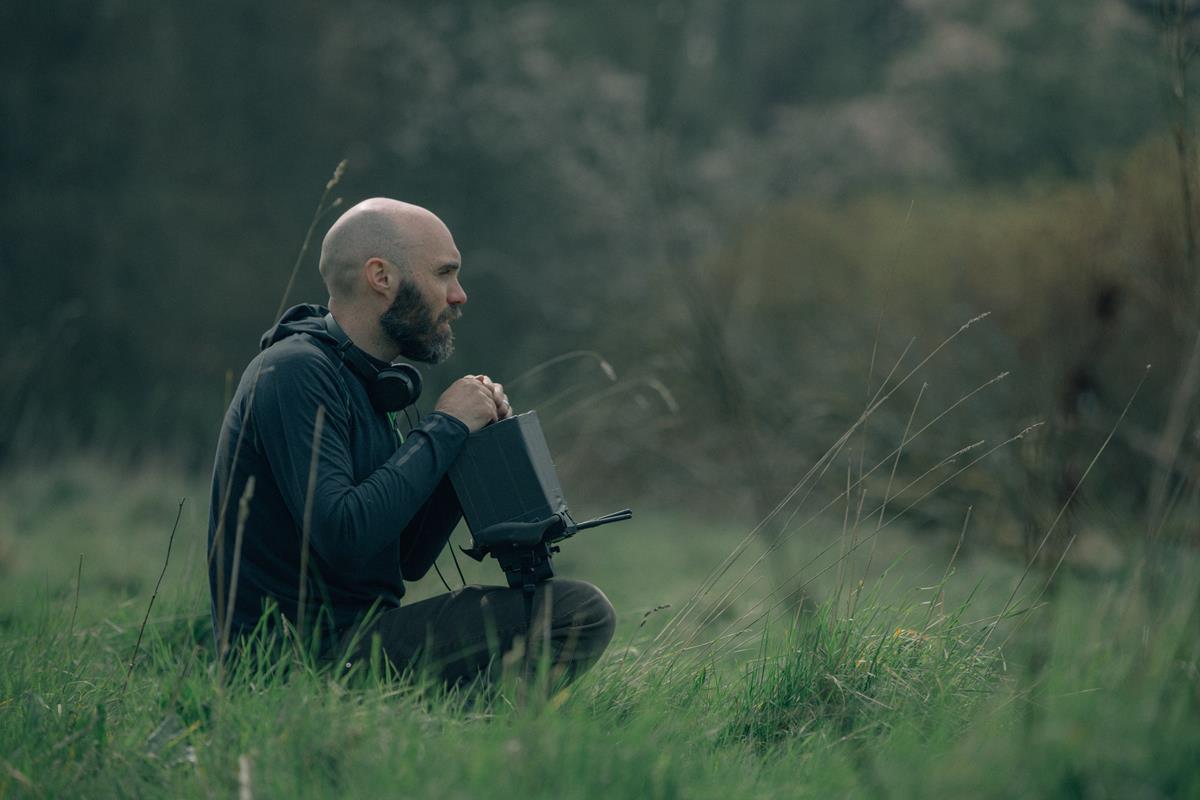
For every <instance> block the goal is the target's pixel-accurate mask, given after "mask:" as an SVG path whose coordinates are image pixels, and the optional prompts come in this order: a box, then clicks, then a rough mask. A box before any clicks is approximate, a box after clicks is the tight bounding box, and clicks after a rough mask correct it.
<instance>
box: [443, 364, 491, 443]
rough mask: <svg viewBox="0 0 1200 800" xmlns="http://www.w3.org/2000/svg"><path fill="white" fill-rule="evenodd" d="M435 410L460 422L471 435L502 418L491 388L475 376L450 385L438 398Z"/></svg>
mask: <svg viewBox="0 0 1200 800" xmlns="http://www.w3.org/2000/svg"><path fill="white" fill-rule="evenodd" d="M433 410H434V411H441V412H442V413H444V414H449V415H450V416H452V417H454V418H455V419H457V420H459V421H460V422H462V424H464V425H466V426H467V430H469V431H470V432H471V433H474V432H475V431H477V430H479V429H480V428H482V427H483V426H484V425H487V424H488V423H489V422H495V421H496V420H497V419H499V418H500V416H499V412H498V410H497V408H496V397H495V395H494V394H492V390H491V388H490V387H488V386H485V385H484V384H482V383H480V382H479V381H478V380H477V379H476V377H475V376H474V375H467V376H466V377H464V378H459V379H458V380H456V381H455V382H454V383H452V384H450V386H449V388H447V389H446V391H444V392H442V396H441V397H439V398H438V401H437V404H436V405H435V406H434V407H433Z"/></svg>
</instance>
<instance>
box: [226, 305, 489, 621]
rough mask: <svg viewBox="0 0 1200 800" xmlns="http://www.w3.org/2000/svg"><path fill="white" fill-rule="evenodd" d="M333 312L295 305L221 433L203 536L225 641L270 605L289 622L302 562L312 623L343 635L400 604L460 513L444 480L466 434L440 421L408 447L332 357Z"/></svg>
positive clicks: (432, 419)
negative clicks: (319, 617)
mask: <svg viewBox="0 0 1200 800" xmlns="http://www.w3.org/2000/svg"><path fill="white" fill-rule="evenodd" d="M326 313H328V309H326V308H325V307H323V306H317V305H307V304H306V305H298V306H294V307H292V308H290V309H288V310H287V312H285V313H284V315H283V317H282V318H281V319H280V320H279V322H278V323H277V324H276V325H275V326H274V327H272V328H271V329H270V330H268V331H267V332H266V333H265V334H263V337H262V342H261V352H259V354H258V355H257V356H255V357H254V359H253V360H252V361H251V362H250V364H249V365H248V366H247V367H246V370H245V372H243V373H242V378H241V381H240V382H239V384H238V387H237V391H236V392H235V393H234V396H233V399H232V402H231V403H230V406H229V409H228V411H227V412H226V414H225V420H224V423H223V424H222V426H221V435H220V439H219V441H218V443H217V455H216V461H215V464H214V467H213V482H212V493H211V497H210V506H209V511H210V513H209V527H208V541H209V556H210V557H209V588H210V591H211V595H212V604H213V622H214V628H215V634H216V638H217V640H218V641H221V640H222V637H223V633H224V631H223V628H224V626H226V625H227V626H228V627H229V629H230V634H231V635H232V636H237V635H239V634H243V633H246V632H248V631H249V630H251V629H252V628H253V627H254V626H255V625H256V624H257V623H258V621H259V618H260V617H261V616H262V613H263V610H264V608H265V607H266V603H267V601H274V602H275V603H276V604H277V605H278V612H279V613H281V614H283V616H285V617H286V618H288V619H289V620H291V621H292V622H293V623H295V622H296V621H297V619H298V617H299V602H300V596H301V592H300V585H301V575H300V570H301V564H302V563H305V566H306V572H307V575H306V576H305V589H304V598H305V599H304V616H305V617H306V619H307V620H308V621H311V620H312V619H313V618H314V617H315V612H316V611H317V609H318V608H322V607H323V608H324V609H325V610H326V613H327V614H328V615H329V617H330V618H331V621H332V623H333V627H334V628H336V629H343V628H346V627H348V626H350V625H352V624H353V623H354V622H355V621H356V620H358V619H359V618H361V617H362V616H363V615H364V614H365V613H366V611H367V610H368V609H370V608H371V607H372V606H373V605H376V604H378V605H381V606H382V607H384V608H388V607H395V606H398V605H399V604H400V598H401V597H403V595H404V581H405V580H416V579H418V578H420V577H421V576H423V575H424V574H425V573H426V572H427V571H428V570H429V567H430V566H431V565H432V564H433V562H434V559H435V558H436V557H437V555H438V553H439V552H441V550H442V548H443V547H444V546H445V544H446V541H447V540H448V538H449V536H450V533H451V531H452V530H453V529H454V527H455V525H457V524H458V521H459V519H460V518H461V515H462V512H461V509H460V507H459V504H458V500H457V497H456V496H455V494H454V491H453V489H452V488H451V486H450V481H449V479H448V478H447V477H446V470H447V469H448V468H449V466H450V464H451V463H452V462H453V461H454V459H455V458H456V457H457V456H458V453H459V451H460V450H461V449H462V446H463V443H464V442H465V441H466V439H467V434H468V430H467V427H466V425H464V424H463V423H462V422H460V421H459V420H457V419H455V418H454V417H452V416H450V415H448V414H443V413H440V412H434V413H432V414H429V415H427V416H426V417H425V418H424V420H422V421H421V423H420V424H419V425H417V427H415V428H413V429H412V430H411V431H410V432H409V433H408V434H407V435H406V436H405V437H404V438H403V443H401V441H400V439H401V437H400V436H399V435H398V433H397V432H396V430H395V429H394V428H393V426H392V423H391V420H390V419H389V417H388V415H387V414H386V413H384V412H382V411H378V410H376V409H375V408H374V407H373V406H372V405H371V401H370V399H369V398H368V395H367V389H366V386H365V385H364V383H363V381H362V379H360V378H359V377H358V376H357V375H356V374H355V373H354V372H353V371H352V370H350V369H349V368H348V367H347V366H346V365H344V364H343V363H342V362H341V359H340V358H339V357H338V355H337V351H336V347H337V343H336V341H335V340H334V339H333V338H332V337H331V336H330V335H329V333H328V332H327V331H326V330H325V324H324V320H323V318H324V316H325V314H326ZM364 355H365V354H364ZM367 357H368V358H371V357H370V356H367ZM371 360H372V361H373V362H374V363H376V364H377V365H379V366H385V364H384V363H383V362H381V361H378V360H377V359H373V358H371ZM321 409H324V410H323V411H321ZM318 418H319V419H320V422H319V423H318ZM251 481H253V484H251ZM306 523H307V524H306ZM306 527H307V547H306V546H305V536H306V531H305V528H306ZM305 549H307V551H308V554H307V557H305V556H304V555H303V551H304V550H305ZM230 608H231V609H232V613H231V616H229V620H228V622H225V619H226V616H227V609H230Z"/></svg>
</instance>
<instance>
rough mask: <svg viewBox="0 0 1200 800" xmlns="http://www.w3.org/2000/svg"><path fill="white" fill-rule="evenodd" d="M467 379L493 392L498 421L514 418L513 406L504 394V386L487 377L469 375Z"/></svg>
mask: <svg viewBox="0 0 1200 800" xmlns="http://www.w3.org/2000/svg"><path fill="white" fill-rule="evenodd" d="M467 377H468V378H474V379H475V380H477V381H479V382H480V383H482V384H483V385H484V386H486V387H488V389H490V390H491V392H492V398H493V399H494V400H495V401H496V419H505V418H506V417H510V416H512V406H510V405H509V404H508V395H506V394H505V393H504V384H501V383H496V382H495V381H494V380H492V379H491V378H489V377H488V376H487V375H468V376H467Z"/></svg>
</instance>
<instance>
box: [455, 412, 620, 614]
mask: <svg viewBox="0 0 1200 800" xmlns="http://www.w3.org/2000/svg"><path fill="white" fill-rule="evenodd" d="M449 474H450V481H451V483H452V484H453V485H454V491H455V493H456V494H457V495H458V500H459V504H460V505H461V506H462V510H463V516H464V517H466V520H467V525H468V526H469V527H470V529H471V538H472V546H471V547H470V548H469V549H468V548H465V547H464V548H461V549H462V551H463V552H464V553H466V554H467V555H469V556H470V557H471V558H473V559H475V560H476V561H483V559H484V557H485V556H492V557H493V558H495V559H496V560H497V561H498V562H500V568H501V569H502V570H504V575H505V577H506V578H508V585H509V586H510V587H511V588H513V589H516V588H520V589H522V590H523V591H524V592H525V596H526V599H527V601H531V598H532V596H533V591H534V589H535V588H536V586H537V584H538V583H540V582H541V581H545V580H548V579H550V578H552V577H554V566H553V564H552V563H551V561H550V558H551V555H552V554H554V553H557V552H558V547H557V543H558V542H561V541H562V540H563V539H569V538H570V537H572V536H574V535H575V534H576V533H578V532H579V531H584V530H587V529H588V528H595V527H598V526H600V525H607V524H608V523H610V522H620V521H621V520H626V519H629V518H631V517H632V516H633V512H632V511H631V510H630V509H628V508H626V509H624V510H622V511H617V512H615V513H612V514H607V515H605V516H603V517H598V518H596V519H591V520H588V521H586V522H576V521H575V520H574V519H572V518H571V513H570V511H569V510H568V509H567V501H566V498H565V497H563V491H562V486H561V485H560V484H559V482H558V475H557V473H556V472H555V471H554V462H553V461H552V460H551V459H550V448H549V447H548V446H547V445H546V437H545V435H544V434H543V433H542V424H541V422H540V420H538V415H537V412H536V411H527V412H525V413H524V414H518V415H516V416H513V417H509V418H508V419H504V420H500V421H499V422H494V423H492V424H491V425H488V426H486V427H484V428H481V429H480V430H478V431H476V432H475V433H473V434H471V435H470V436H469V437H468V438H467V443H466V445H465V446H464V447H463V451H462V453H461V454H460V455H459V457H458V459H457V460H456V461H455V462H454V464H453V465H451V467H450V471H449Z"/></svg>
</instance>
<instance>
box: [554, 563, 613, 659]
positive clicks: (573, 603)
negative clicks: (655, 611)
mask: <svg viewBox="0 0 1200 800" xmlns="http://www.w3.org/2000/svg"><path fill="white" fill-rule="evenodd" d="M551 587H552V588H551V592H552V598H553V599H552V602H553V603H554V606H555V608H554V612H553V616H554V619H555V621H556V622H557V623H559V624H561V625H562V626H564V627H567V628H571V629H573V630H575V631H577V632H578V633H580V634H582V635H586V636H587V637H588V638H589V639H591V640H592V641H594V642H596V643H597V644H599V643H601V642H602V643H603V644H601V645H600V646H601V647H603V646H605V645H607V644H608V642H609V641H610V640H611V639H612V636H613V632H614V631H615V630H616V627H617V612H616V610H614V609H613V605H612V603H611V602H610V601H609V599H608V597H606V596H605V594H604V592H602V591H600V589H599V588H597V587H596V586H593V585H592V584H590V583H586V582H584V581H577V580H572V579H569V578H559V579H555V580H554V581H552V582H551Z"/></svg>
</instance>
